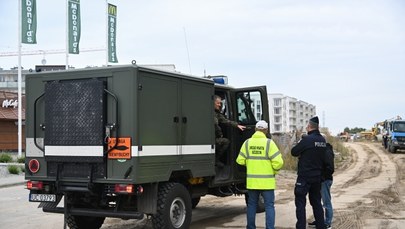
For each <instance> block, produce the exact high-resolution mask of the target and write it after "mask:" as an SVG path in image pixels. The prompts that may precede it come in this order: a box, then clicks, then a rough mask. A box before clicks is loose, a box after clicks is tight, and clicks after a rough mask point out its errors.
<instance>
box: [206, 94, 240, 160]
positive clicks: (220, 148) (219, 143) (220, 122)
mask: <svg viewBox="0 0 405 229" xmlns="http://www.w3.org/2000/svg"><path fill="white" fill-rule="evenodd" d="M214 108H215V115H214V125H215V159H216V165H217V166H218V167H223V166H224V163H223V161H221V159H222V157H223V156H224V154H225V152H226V151H227V149H228V147H229V144H230V141H229V139H227V138H225V137H224V134H223V132H222V129H221V126H230V127H234V128H238V129H240V130H241V131H243V130H245V129H246V126H242V125H239V124H238V123H237V122H234V121H231V120H229V119H227V118H226V117H225V115H224V114H222V113H221V108H222V98H221V97H220V96H218V95H215V96H214Z"/></svg>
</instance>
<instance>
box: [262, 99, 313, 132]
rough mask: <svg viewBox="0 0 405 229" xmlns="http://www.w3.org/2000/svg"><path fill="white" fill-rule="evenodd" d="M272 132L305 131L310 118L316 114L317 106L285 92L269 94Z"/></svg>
mask: <svg viewBox="0 0 405 229" xmlns="http://www.w3.org/2000/svg"><path fill="white" fill-rule="evenodd" d="M268 100H269V115H270V127H269V128H270V133H290V132H293V131H297V130H299V131H305V126H306V124H307V122H308V120H309V119H310V118H311V117H313V116H315V115H316V107H315V106H314V105H312V104H309V103H307V102H305V101H301V100H298V99H296V98H294V97H289V96H286V95H283V94H279V93H274V94H268Z"/></svg>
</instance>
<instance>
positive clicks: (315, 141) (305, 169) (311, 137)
mask: <svg viewBox="0 0 405 229" xmlns="http://www.w3.org/2000/svg"><path fill="white" fill-rule="evenodd" d="M325 151H326V141H325V138H324V137H323V136H322V135H321V133H320V132H319V130H312V131H310V132H308V135H307V136H305V137H303V138H302V139H301V141H300V142H299V143H298V144H297V145H296V146H294V147H293V148H292V149H291V154H292V155H293V156H295V157H299V160H298V173H297V174H298V176H302V177H308V178H315V177H321V175H322V170H323V168H324V166H325V165H324V164H325V163H326V158H325Z"/></svg>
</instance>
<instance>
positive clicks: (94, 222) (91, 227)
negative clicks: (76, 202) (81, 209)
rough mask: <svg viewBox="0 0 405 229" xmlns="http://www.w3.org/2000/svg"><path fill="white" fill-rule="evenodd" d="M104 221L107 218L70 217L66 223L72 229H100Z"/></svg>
mask: <svg viewBox="0 0 405 229" xmlns="http://www.w3.org/2000/svg"><path fill="white" fill-rule="evenodd" d="M104 219H105V217H90V216H79V215H68V216H67V219H66V223H67V225H68V226H69V228H70V229H99V228H100V227H101V226H102V225H103V223H104Z"/></svg>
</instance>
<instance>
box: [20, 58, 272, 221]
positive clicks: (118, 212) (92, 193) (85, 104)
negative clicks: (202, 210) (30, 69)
mask: <svg viewBox="0 0 405 229" xmlns="http://www.w3.org/2000/svg"><path fill="white" fill-rule="evenodd" d="M214 95H219V96H221V98H223V110H222V112H223V114H224V115H225V116H226V117H227V118H229V119H230V120H233V121H236V122H238V123H239V124H241V125H245V126H246V127H247V128H246V129H245V130H244V131H240V130H238V129H234V128H225V129H223V132H224V135H225V137H226V138H228V139H229V140H230V141H231V144H230V147H229V148H228V151H227V153H226V156H225V159H224V160H225V166H224V167H221V168H218V167H217V166H215V133H214V104H213V98H214ZM26 98H27V103H26V104H27V107H26V112H27V113H26V175H25V178H26V180H27V188H28V189H29V191H30V193H29V201H31V202H39V203H40V207H42V209H43V211H44V212H52V213H61V214H64V215H65V223H66V224H67V225H68V226H69V227H70V228H100V227H101V225H102V224H103V222H104V219H105V217H115V218H123V219H130V218H131V219H142V218H143V217H144V215H149V216H151V218H152V222H153V225H154V227H155V228H189V226H190V223H191V217H192V210H191V209H192V208H195V207H196V206H197V205H198V203H199V201H200V200H201V197H202V196H205V195H215V196H220V197H227V196H231V195H245V194H246V186H245V179H246V172H245V168H244V167H240V166H238V165H237V164H236V163H235V160H236V157H237V156H238V153H239V149H240V147H241V145H242V144H243V142H244V141H245V140H246V139H247V138H249V137H250V136H251V135H252V134H253V132H254V125H255V124H256V122H257V121H258V120H260V119H262V120H266V121H267V122H268V120H269V117H268V102H267V92H266V87H265V86H259V87H249V88H239V89H237V88H232V87H230V86H228V85H223V84H218V83H215V81H214V80H213V79H212V78H204V77H195V76H190V75H185V74H181V73H178V72H168V71H162V70H157V69H153V68H148V67H142V66H138V65H128V66H114V67H105V68H89V69H78V70H66V71H65V70H62V71H54V72H39V73H33V74H30V75H28V76H27V78H26ZM61 201H63V203H64V204H63V207H60V206H59V205H58V204H59V203H60V202H61ZM263 210H264V209H263V208H261V209H258V211H263Z"/></svg>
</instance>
